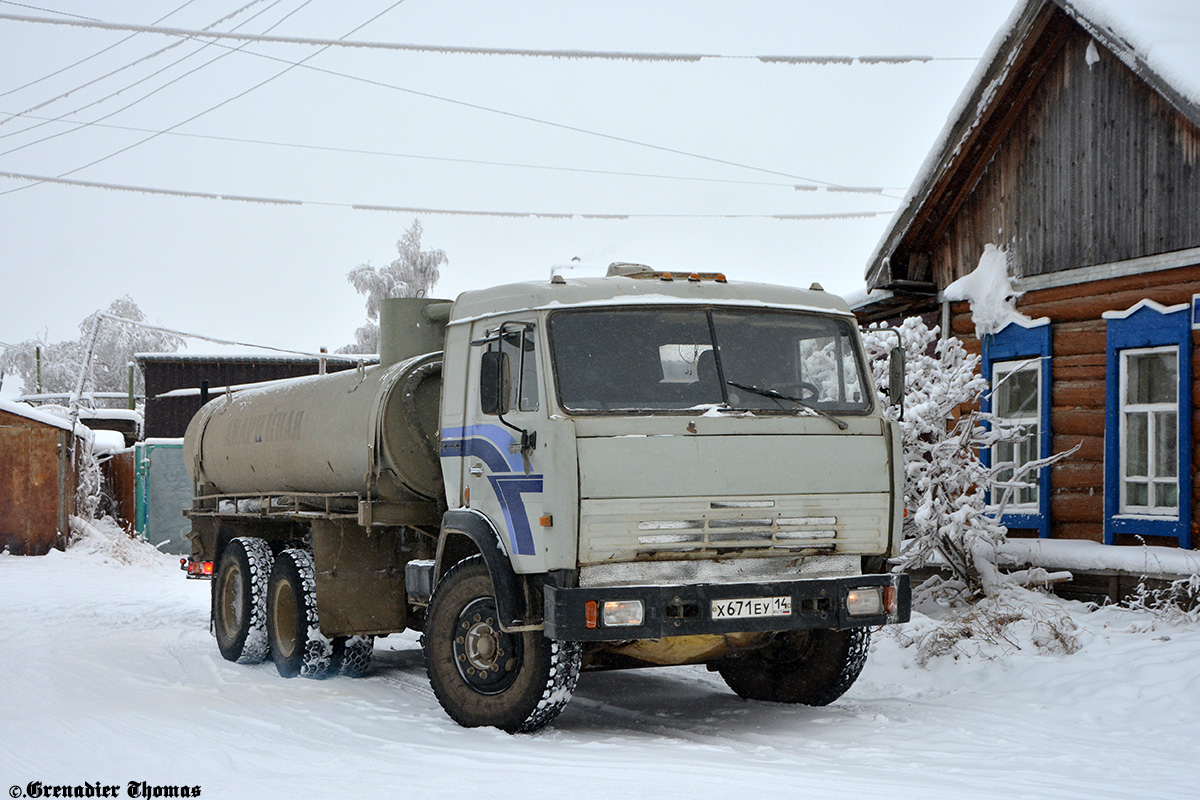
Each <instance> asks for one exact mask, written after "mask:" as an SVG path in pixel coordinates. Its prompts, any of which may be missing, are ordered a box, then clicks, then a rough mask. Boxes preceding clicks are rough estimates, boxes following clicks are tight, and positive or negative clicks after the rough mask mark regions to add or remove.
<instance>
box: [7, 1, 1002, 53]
mask: <svg viewBox="0 0 1200 800" xmlns="http://www.w3.org/2000/svg"><path fill="white" fill-rule="evenodd" d="M13 5H19V4H16V3H14V4H13ZM0 19H2V20H8V21H10V22H27V23H35V24H41V25H68V26H72V27H79V28H99V29H101V30H110V31H133V32H136V33H157V34H162V35H165V36H186V37H202V38H208V39H214V40H215V39H231V40H234V41H243V42H261V43H266V44H293V45H295V44H298V45H310V46H318V47H348V48H360V49H368V50H400V51H406V52H416V53H437V54H456V55H477V56H529V57H535V58H560V59H577V60H582V59H604V60H609V61H670V62H693V63H694V62H697V61H701V60H703V59H742V60H755V61H762V62H764V63H768V64H822V65H825V64H909V63H914V62H915V63H928V62H930V61H978V60H979V59H977V58H956V57H947V56H928V55H890V56H880V55H871V56H840V55H828V56H787V55H750V56H731V55H720V54H717V53H644V52H632V51H620V50H612V51H604V50H536V49H526V48H516V47H462V46H457V45H433V44H406V43H401V42H361V41H347V40H345V39H318V38H311V37H305V36H267V35H263V34H249V33H232V32H229V33H226V32H211V31H198V30H195V29H192V28H171V27H162V26H158V25H134V24H129V23H120V22H104V21H100V20H92V19H85V18H75V19H52V18H48V17H30V16H26V15H22V14H0Z"/></svg>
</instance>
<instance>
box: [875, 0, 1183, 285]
mask: <svg viewBox="0 0 1200 800" xmlns="http://www.w3.org/2000/svg"><path fill="white" fill-rule="evenodd" d="M1074 25H1079V26H1080V27H1082V28H1083V29H1084V30H1085V31H1087V32H1088V33H1089V34H1090V35H1091V36H1092V37H1093V38H1094V39H1095V40H1096V42H1097V43H1098V44H1099V45H1100V46H1103V47H1104V48H1105V49H1107V50H1108V51H1109V52H1111V53H1112V54H1113V55H1114V56H1116V57H1117V58H1118V59H1120V60H1121V62H1122V63H1124V64H1125V65H1126V66H1127V67H1129V68H1130V69H1131V70H1132V71H1133V72H1134V73H1135V74H1136V75H1138V76H1139V77H1140V78H1142V80H1144V81H1145V82H1146V83H1147V84H1148V85H1150V86H1151V87H1152V88H1153V89H1154V90H1155V91H1156V92H1158V93H1159V94H1160V95H1161V96H1162V97H1163V98H1164V99H1165V100H1166V101H1167V102H1168V103H1170V104H1171V105H1172V106H1173V107H1174V108H1176V109H1177V110H1178V111H1179V112H1180V113H1182V114H1183V115H1184V116H1185V117H1187V118H1188V119H1190V120H1191V121H1192V122H1193V123H1194V124H1196V125H1197V126H1200V4H1197V3H1196V2H1195V0H1138V2H1137V3H1131V2H1129V0H1021V1H1020V2H1018V4H1017V6H1016V7H1015V8H1014V9H1013V12H1012V14H1011V15H1010V16H1009V19H1008V21H1007V22H1006V23H1005V24H1004V26H1003V27H1002V28H1001V29H1000V31H999V32H998V33H997V34H996V37H995V38H994V39H993V40H992V43H991V45H989V47H988V49H987V51H986V52H985V53H984V56H983V58H981V59H980V62H979V66H978V67H977V69H976V71H975V73H974V75H973V76H972V77H971V79H970V81H968V83H967V86H966V88H965V89H964V90H963V93H962V95H961V96H960V97H959V99H958V102H957V103H956V104H955V106H954V109H953V110H952V111H951V112H950V115H949V117H948V118H947V120H946V125H945V127H944V128H943V129H942V132H941V134H940V135H939V136H938V138H937V139H936V140H935V143H934V146H933V148H932V149H931V150H930V152H929V155H928V156H927V157H926V160H925V163H924V164H923V165H922V166H921V169H920V170H919V171H918V173H917V177H916V179H915V180H914V181H913V183H912V186H911V187H910V188H909V190H908V193H907V194H906V196H905V198H904V200H903V201H902V202H901V204H900V208H899V209H898V210H897V211H896V214H895V216H894V217H893V218H892V221H891V223H890V224H889V225H888V227H887V229H886V231H885V232H884V234H883V237H882V238H881V239H880V241H879V244H878V245H876V247H875V250H874V252H873V253H872V254H871V258H870V260H869V261H868V262H867V271H866V279H867V286H868V287H869V288H871V289H882V288H889V289H891V288H904V287H905V284H908V283H909V281H907V278H908V274H907V272H906V271H905V269H904V268H903V267H899V266H897V268H896V269H893V265H892V263H891V258H892V256H893V255H894V254H895V253H896V252H897V250H899V249H902V247H903V246H904V245H905V243H906V242H910V241H913V240H915V239H919V238H920V237H921V235H922V233H926V234H927V232H928V231H929V230H931V229H933V228H935V227H936V225H937V224H938V222H940V220H942V219H944V218H946V217H947V216H948V215H949V214H951V213H953V210H954V209H955V208H957V206H958V204H960V203H961V202H962V201H963V200H964V199H965V197H966V195H967V194H969V192H970V190H971V188H972V187H973V185H974V182H975V180H976V179H977V178H978V168H979V167H981V166H982V165H986V163H987V161H988V159H989V158H990V156H991V154H992V153H993V152H994V148H995V146H996V143H997V140H998V139H999V138H1000V136H1002V134H1003V132H1004V131H1005V130H1007V127H1008V126H1009V125H1011V124H1012V119H1013V117H1014V110H1015V109H1019V108H1020V106H1021V105H1022V104H1023V101H1024V100H1025V99H1027V94H1026V90H1027V89H1031V88H1032V86H1033V85H1035V84H1036V82H1037V80H1038V79H1039V78H1040V76H1041V75H1042V74H1043V73H1044V71H1045V69H1046V68H1047V67H1048V65H1049V62H1050V61H1051V60H1052V59H1053V58H1054V56H1055V55H1056V53H1057V47H1056V45H1057V44H1058V43H1060V42H1061V41H1062V40H1063V38H1064V37H1065V36H1066V34H1067V33H1068V32H1069V30H1070V29H1071V28H1072V27H1073V26H1074ZM908 288H911V287H908ZM930 288H931V289H932V287H930Z"/></svg>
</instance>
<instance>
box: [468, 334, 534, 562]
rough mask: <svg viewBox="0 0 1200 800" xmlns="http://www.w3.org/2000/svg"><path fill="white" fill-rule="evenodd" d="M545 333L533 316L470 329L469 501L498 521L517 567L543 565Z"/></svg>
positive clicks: (473, 506) (503, 538)
mask: <svg viewBox="0 0 1200 800" xmlns="http://www.w3.org/2000/svg"><path fill="white" fill-rule="evenodd" d="M539 333H540V332H539V331H538V329H537V326H536V325H535V323H534V320H533V319H532V318H531V317H514V318H512V319H506V320H504V321H503V322H497V321H496V320H494V319H493V320H490V321H479V322H476V323H475V325H474V329H473V330H472V343H473V345H474V346H473V347H472V351H473V354H472V359H471V363H472V364H473V369H474V373H475V375H476V376H477V382H476V387H477V391H475V392H473V393H472V394H473V395H474V396H473V397H469V398H468V400H467V407H468V416H469V417H472V418H473V419H472V423H469V424H468V425H467V426H466V427H464V429H463V456H464V458H463V465H464V475H463V481H464V487H465V489H466V492H467V493H468V494H467V496H468V497H469V503H468V504H469V506H470V507H471V508H474V509H476V510H478V511H480V512H482V513H483V514H485V515H486V516H487V517H488V518H489V519H490V520H491V521H492V524H493V525H494V526H495V527H496V529H497V532H498V533H499V534H500V538H501V540H502V541H503V542H504V544H505V547H506V549H507V550H508V553H509V555H510V557H511V558H512V562H513V567H514V569H516V571H517V572H537V571H542V570H544V569H545V566H544V562H545V552H544V547H543V546H542V543H541V541H540V539H541V522H542V519H541V518H542V515H543V513H544V505H545V504H544V500H543V498H544V489H545V485H544V479H545V475H544V472H543V469H542V468H543V466H544V464H545V463H546V457H545V455H544V454H545V452H546V451H545V450H544V448H543V447H542V443H541V442H540V441H539V440H538V433H539V429H540V428H541V427H542V426H543V424H544V421H545V413H544V405H545V404H544V402H543V398H542V382H541V376H542V371H543V370H542V365H541V355H540V348H539V347H538V336H539Z"/></svg>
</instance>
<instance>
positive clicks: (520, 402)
mask: <svg viewBox="0 0 1200 800" xmlns="http://www.w3.org/2000/svg"><path fill="white" fill-rule="evenodd" d="M535 342H536V340H535V338H534V333H533V331H531V330H523V329H522V330H511V329H510V330H506V331H505V334H504V337H503V339H502V341H501V342H500V349H501V351H502V352H504V353H506V354H507V355H508V368H509V372H510V374H511V375H512V393H511V395H510V396H509V407H510V408H512V409H513V410H519V411H537V409H538V380H537V352H536V351H537V347H536V344H535ZM488 349H489V350H494V349H496V344H495V343H492V344H491V345H489V346H488Z"/></svg>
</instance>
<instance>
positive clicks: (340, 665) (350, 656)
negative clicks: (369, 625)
mask: <svg viewBox="0 0 1200 800" xmlns="http://www.w3.org/2000/svg"><path fill="white" fill-rule="evenodd" d="M374 651H375V637H374V636H339V637H337V638H336V639H334V640H333V654H332V658H331V660H330V663H329V671H330V673H333V672H336V673H338V674H339V675H345V676H346V677H348V678H361V677H362V676H364V675H366V674H367V670H368V669H370V668H371V655H372V653H374Z"/></svg>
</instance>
